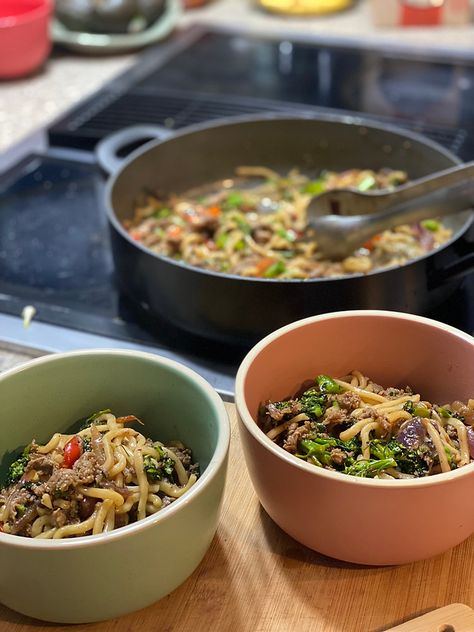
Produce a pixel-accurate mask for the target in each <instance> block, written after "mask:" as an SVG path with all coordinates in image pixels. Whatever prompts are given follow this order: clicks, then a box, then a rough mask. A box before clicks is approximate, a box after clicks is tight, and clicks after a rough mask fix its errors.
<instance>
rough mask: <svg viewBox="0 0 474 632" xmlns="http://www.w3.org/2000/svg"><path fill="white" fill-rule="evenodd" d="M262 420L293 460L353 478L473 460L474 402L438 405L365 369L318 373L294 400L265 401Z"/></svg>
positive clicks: (397, 475)
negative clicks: (380, 380) (376, 379)
mask: <svg viewBox="0 0 474 632" xmlns="http://www.w3.org/2000/svg"><path fill="white" fill-rule="evenodd" d="M258 423H259V426H260V427H261V428H262V430H263V431H264V432H265V433H266V435H267V436H268V437H269V438H270V439H271V440H272V441H274V442H275V443H277V444H278V445H279V446H281V447H282V448H284V449H285V450H287V451H288V452H290V453H291V454H294V455H295V456H296V457H298V458H300V459H303V460H305V461H307V462H308V463H311V464H313V465H316V466H318V467H322V468H325V469H328V470H334V471H338V472H342V473H344V474H351V475H353V476H362V477H370V478H386V479H401V478H416V477H421V476H429V475H432V474H437V473H441V472H449V471H451V470H454V469H457V468H459V467H462V466H464V465H467V464H468V463H471V461H472V460H474V428H473V426H474V399H469V400H468V402H467V403H463V402H461V401H454V402H452V403H451V404H443V405H442V406H440V405H437V404H433V403H431V402H428V401H424V400H422V399H421V396H420V395H419V394H417V393H413V391H412V389H411V388H410V387H409V386H406V387H405V388H402V389H399V388H394V387H389V388H383V387H382V386H380V385H379V384H376V383H375V382H373V381H372V380H371V379H370V378H368V377H367V376H364V375H363V374H362V373H361V372H360V371H352V373H350V374H349V375H346V376H344V377H342V378H341V379H337V378H336V379H335V378H332V377H330V376H327V375H318V376H317V378H316V379H315V380H309V381H308V382H305V383H304V384H303V385H302V387H301V389H300V390H299V392H298V393H296V394H295V395H294V396H293V397H291V398H289V399H286V400H284V401H275V402H272V401H267V402H264V403H263V404H261V406H260V410H259V415H258Z"/></svg>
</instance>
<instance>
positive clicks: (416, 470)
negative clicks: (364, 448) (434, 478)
mask: <svg viewBox="0 0 474 632" xmlns="http://www.w3.org/2000/svg"><path fill="white" fill-rule="evenodd" d="M370 454H371V455H372V456H373V457H374V458H376V459H381V460H382V459H393V460H394V461H396V466H395V467H397V468H398V469H399V470H400V472H402V473H403V474H411V475H413V476H422V475H423V474H425V473H426V469H427V466H426V462H425V461H424V459H423V458H422V454H420V452H419V451H418V450H409V449H408V448H405V447H404V446H402V444H401V443H399V442H398V441H397V440H396V439H392V440H391V441H388V442H386V441H383V440H381V439H373V440H372V441H371V442H370Z"/></svg>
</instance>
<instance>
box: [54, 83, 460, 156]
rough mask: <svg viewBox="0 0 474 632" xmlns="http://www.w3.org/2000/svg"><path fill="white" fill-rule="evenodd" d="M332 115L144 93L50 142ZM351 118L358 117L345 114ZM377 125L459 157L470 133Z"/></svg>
mask: <svg viewBox="0 0 474 632" xmlns="http://www.w3.org/2000/svg"><path fill="white" fill-rule="evenodd" d="M328 111H331V110H330V109H329V108H320V107H311V106H307V105H303V104H295V103H273V102H258V101H257V100H254V101H253V102H252V101H250V100H249V99H240V100H239V99H235V98H233V99H229V100H225V99H223V98H219V99H217V98H215V97H209V96H203V95H198V96H194V98H193V99H190V96H189V95H188V94H186V93H182V94H179V93H170V92H167V91H158V92H155V93H154V94H144V93H140V92H134V91H132V92H131V93H127V94H124V95H120V96H117V97H116V98H115V99H114V100H111V99H110V95H107V97H104V98H103V99H100V98H99V99H98V100H96V101H94V102H92V103H90V105H89V107H87V106H85V107H84V106H83V107H82V108H81V110H80V111H79V112H77V113H76V114H75V113H74V112H73V113H72V114H71V115H70V116H69V117H68V118H67V119H65V120H64V121H63V122H62V123H61V124H60V125H57V126H55V127H53V128H52V130H51V132H50V137H51V142H52V144H54V145H55V146H66V147H76V148H79V149H87V150H92V149H93V148H94V146H95V145H96V143H97V142H98V141H99V140H100V139H101V138H103V137H104V136H106V135H107V134H111V133H112V132H115V131H117V130H119V129H122V128H124V127H127V126H129V125H140V124H153V125H161V126H164V127H168V128H170V129H180V128H182V127H186V126H188V125H193V124H197V123H203V122H205V121H210V120H215V119H219V118H226V117H230V116H239V115H244V114H262V113H266V112H280V113H292V114H295V115H297V114H298V113H300V114H301V113H311V112H313V113H318V112H328ZM347 113H348V114H359V115H360V113H353V112H347ZM364 116H366V117H367V118H370V119H372V120H374V121H377V122H381V123H388V124H391V125H398V126H399V127H402V128H404V129H408V130H410V131H413V132H417V133H419V134H424V135H425V136H428V137H429V138H431V139H432V140H434V141H436V142H438V143H440V144H441V145H443V146H444V147H446V148H447V149H449V150H451V151H452V152H453V153H455V154H461V153H462V149H463V145H464V143H465V141H466V139H467V136H468V134H467V130H465V129H451V128H448V127H444V126H440V125H427V124H425V123H423V122H421V121H417V120H413V121H411V120H402V119H393V118H389V117H383V116H373V115H372V116H367V115H364Z"/></svg>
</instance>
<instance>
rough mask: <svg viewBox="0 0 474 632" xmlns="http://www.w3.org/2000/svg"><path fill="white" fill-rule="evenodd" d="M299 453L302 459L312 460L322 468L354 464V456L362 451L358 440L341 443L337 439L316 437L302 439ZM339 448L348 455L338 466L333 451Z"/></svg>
mask: <svg viewBox="0 0 474 632" xmlns="http://www.w3.org/2000/svg"><path fill="white" fill-rule="evenodd" d="M298 448H299V453H298V454H297V455H296V456H298V457H300V458H304V459H311V462H312V463H314V465H318V466H320V467H322V466H331V467H335V466H339V467H341V466H342V464H345V463H346V462H347V463H352V462H353V460H354V459H353V454H354V452H355V451H357V450H359V449H360V443H359V442H358V441H357V440H354V439H351V441H341V440H340V439H336V438H335V437H314V438H312V439H302V440H301V441H300V442H299V444H298ZM335 448H339V449H340V450H341V451H343V452H345V453H346V455H345V457H344V458H343V459H342V463H339V464H337V463H336V462H335V461H334V457H333V450H334V449H335Z"/></svg>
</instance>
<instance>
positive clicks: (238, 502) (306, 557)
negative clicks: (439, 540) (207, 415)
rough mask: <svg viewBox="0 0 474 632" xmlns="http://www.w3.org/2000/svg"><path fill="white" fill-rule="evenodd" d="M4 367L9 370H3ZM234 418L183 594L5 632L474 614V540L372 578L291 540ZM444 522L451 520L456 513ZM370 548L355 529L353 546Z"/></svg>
mask: <svg viewBox="0 0 474 632" xmlns="http://www.w3.org/2000/svg"><path fill="white" fill-rule="evenodd" d="M0 357H2V356H1V351H0ZM3 357H5V356H3ZM20 359H21V360H24V359H27V358H24V357H21V358H20ZM18 360H19V358H18V357H13V356H12V357H10V358H9V361H10V362H13V363H17V362H18ZM0 366H1V367H2V368H6V366H5V363H3V364H2V362H1V361H0ZM227 409H228V411H229V415H230V418H231V423H232V440H231V454H230V463H229V472H228V479H227V487H226V494H225V497H224V504H223V509H222V515H221V521H220V526H219V528H218V531H217V534H216V536H215V538H214V540H213V543H212V545H211V548H210V549H209V551H208V553H207V554H206V556H205V558H204V560H203V561H202V563H201V564H200V566H199V567H198V568H197V569H196V571H195V572H194V573H193V575H192V576H191V577H190V578H189V579H188V580H187V581H186V582H185V583H184V584H183V585H182V586H181V587H179V588H178V589H177V590H175V591H174V592H173V593H172V594H171V595H169V596H168V597H165V598H164V599H162V600H161V601H159V602H158V603H156V604H154V605H153V606H150V607H149V608H146V609H145V610H141V611H140V612H136V613H134V614H130V615H128V616H125V617H122V618H120V619H116V620H112V621H106V622H102V623H97V624H88V625H76V626H74V627H73V628H71V626H62V625H54V624H47V623H43V622H39V621H34V620H32V619H27V618H26V617H23V616H22V615H19V614H17V613H15V612H12V611H11V610H9V609H7V608H5V607H3V606H0V632H36V630H38V631H39V630H41V632H46V631H51V632H63V631H64V632H65V631H66V630H67V631H68V632H71V630H73V632H86V631H87V632H138V631H140V632H187V631H188V630H189V631H190V632H191V631H193V632H209V631H211V632H213V631H219V632H225V631H227V630H229V631H230V632H292V631H293V630H295V631H297V632H310V631H311V632H382V631H385V630H388V629H389V628H391V627H394V626H397V625H400V624H402V623H403V622H406V621H408V620H410V619H414V618H415V617H417V616H420V615H423V614H425V613H427V612H430V611H432V610H434V609H436V608H439V607H441V606H445V605H448V604H453V603H464V604H468V605H474V538H473V537H471V538H469V539H468V540H467V541H465V542H464V543H463V544H461V545H459V546H457V547H456V548H454V549H452V550H451V551H448V552H447V553H445V554H444V555H441V556H438V557H436V558H433V559H430V560H426V561H423V562H418V563H416V564H410V565H406V566H400V567H382V568H372V567H363V566H357V565H354V564H346V563H343V562H338V561H336V560H333V559H330V558H327V557H324V556H322V555H319V554H318V553H316V552H314V551H311V550H309V549H307V548H305V547H304V546H302V545H300V544H298V543H297V542H295V541H294V540H293V539H292V538H290V537H289V536H287V535H286V534H285V533H284V532H283V531H281V529H279V527H277V526H276V525H275V524H274V523H273V521H272V520H271V519H270V518H269V517H268V516H267V515H266V514H265V512H264V511H263V510H262V509H261V507H260V505H259V502H258V500H257V498H256V496H255V493H254V491H253V488H252V486H251V483H250V480H249V477H248V474H247V471H246V468H245V463H244V460H243V455H242V451H241V448H240V443H239V438H238V430H237V423H236V418H235V409H234V406H233V405H231V404H228V405H227ZM282 502H284V499H282ZM309 502H311V501H310V500H309ZM312 502H317V499H313V500H312ZM393 511H394V512H396V507H394V508H393ZM347 519H348V520H350V519H351V518H350V516H347ZM387 520H390V516H389V515H388V516H380V529H383V528H384V523H385V521H387ZM440 520H449V511H448V508H446V511H445V512H440ZM363 539H364V534H363V533H360V532H359V531H358V528H357V525H356V524H355V525H354V546H357V542H362V541H363ZM0 563H1V560H0ZM124 564H126V560H124ZM71 572H73V569H71ZM44 580H47V581H51V583H52V584H53V582H54V578H46V577H45V578H44ZM44 580H41V581H44ZM59 580H60V581H63V580H65V581H67V578H60V579H59ZM52 589H53V588H52ZM0 601H1V595H0ZM413 625H415V624H413ZM402 629H403V630H405V628H402ZM408 629H409V630H413V631H415V630H416V631H417V632H425V630H424V629H423V628H416V627H413V628H412V627H409V628H408ZM470 630H473V631H474V626H473V627H472V628H470ZM461 631H462V628H460V632H461ZM426 632H439V629H438V628H437V627H435V628H431V629H429V630H427V631H426ZM456 632H457V628H456Z"/></svg>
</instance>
